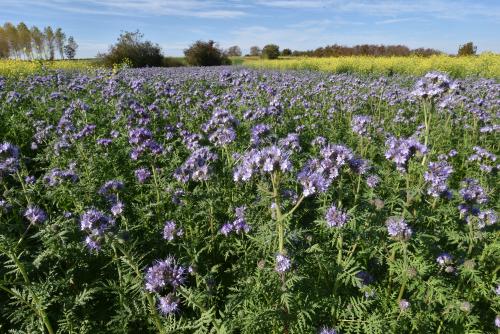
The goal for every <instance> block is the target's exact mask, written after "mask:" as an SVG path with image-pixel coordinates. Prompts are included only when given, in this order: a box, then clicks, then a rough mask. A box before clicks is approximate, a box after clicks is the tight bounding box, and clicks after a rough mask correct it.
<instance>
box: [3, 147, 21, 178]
mask: <svg viewBox="0 0 500 334" xmlns="http://www.w3.org/2000/svg"><path fill="white" fill-rule="evenodd" d="M19 157H20V154H19V148H18V147H17V146H14V145H12V144H11V143H8V142H4V143H2V144H0V179H1V178H2V177H4V176H6V175H10V174H13V173H15V172H16V171H17V169H18V168H19Z"/></svg>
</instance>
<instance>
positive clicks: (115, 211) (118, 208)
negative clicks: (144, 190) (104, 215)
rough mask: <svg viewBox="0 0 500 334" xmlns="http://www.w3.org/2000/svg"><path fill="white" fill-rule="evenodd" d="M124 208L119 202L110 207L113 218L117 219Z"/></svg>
mask: <svg viewBox="0 0 500 334" xmlns="http://www.w3.org/2000/svg"><path fill="white" fill-rule="evenodd" d="M124 208H125V204H123V202H121V201H117V202H116V203H115V204H113V206H112V207H111V213H112V214H113V216H115V217H117V216H119V215H121V214H122V213H123V209H124Z"/></svg>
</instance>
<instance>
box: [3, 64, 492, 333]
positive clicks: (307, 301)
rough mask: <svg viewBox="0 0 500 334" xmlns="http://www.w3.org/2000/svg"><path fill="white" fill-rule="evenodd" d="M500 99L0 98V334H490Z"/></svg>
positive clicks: (155, 92) (472, 82)
mask: <svg viewBox="0 0 500 334" xmlns="http://www.w3.org/2000/svg"><path fill="white" fill-rule="evenodd" d="M499 102H500V85H499V84H498V83H497V82H496V81H495V80H487V79H479V78H469V79H462V80H452V79H450V78H448V77H447V76H446V75H445V74H442V73H437V72H431V73H428V74H427V75H425V76H423V77H408V76H392V77H375V76H356V75H347V74H341V75H333V74H327V73H317V72H292V71H289V72H278V71H265V70H248V69H245V68H235V67H233V68H231V67H220V68H181V69H158V68H149V69H140V70H131V69H124V70H121V71H119V72H117V73H112V72H108V71H104V70H97V71H94V72H86V73H85V74H83V73H79V72H72V73H70V72H63V71H60V72H51V73H47V74H43V75H32V76H27V77H23V78H0V263H1V266H0V332H5V333H321V334H332V333H465V332H467V333H496V332H497V330H498V328H499V327H500V279H499V277H498V275H499V268H500V267H499V263H500V243H499V236H500V234H499V229H498V223H497V214H498V210H499V206H500V205H499V203H500V201H499V177H498V170H499V168H500V165H499V162H498V161H497V155H498V151H499V143H500V136H499V131H500V122H499V116H500V103H499Z"/></svg>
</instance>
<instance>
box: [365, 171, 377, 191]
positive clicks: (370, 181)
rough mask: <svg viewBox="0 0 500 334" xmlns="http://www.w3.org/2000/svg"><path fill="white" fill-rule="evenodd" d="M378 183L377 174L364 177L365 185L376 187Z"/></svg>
mask: <svg viewBox="0 0 500 334" xmlns="http://www.w3.org/2000/svg"><path fill="white" fill-rule="evenodd" d="M379 183H380V177H379V176H378V175H375V174H373V175H369V176H368V177H367V178H366V185H367V186H368V187H370V188H376V187H377V186H378V185H379Z"/></svg>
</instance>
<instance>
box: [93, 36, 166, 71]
mask: <svg viewBox="0 0 500 334" xmlns="http://www.w3.org/2000/svg"><path fill="white" fill-rule="evenodd" d="M142 39H143V35H142V34H141V33H140V32H139V31H135V32H123V33H122V34H120V37H118V41H117V42H116V44H114V45H112V46H110V48H109V51H108V53H106V54H103V55H99V57H100V58H102V62H103V63H104V65H106V66H109V67H112V66H113V65H114V64H119V63H122V62H123V61H124V60H125V59H129V60H130V62H131V64H132V67H146V66H161V65H162V63H163V59H164V58H163V55H162V53H161V49H160V46H159V45H158V44H153V43H152V42H150V41H143V40H142Z"/></svg>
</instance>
